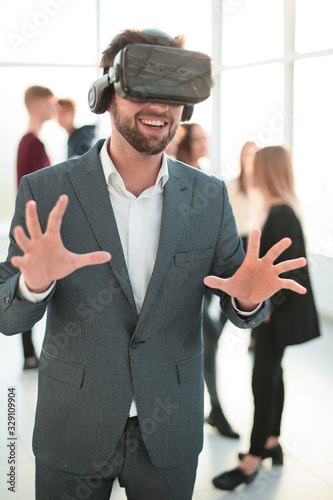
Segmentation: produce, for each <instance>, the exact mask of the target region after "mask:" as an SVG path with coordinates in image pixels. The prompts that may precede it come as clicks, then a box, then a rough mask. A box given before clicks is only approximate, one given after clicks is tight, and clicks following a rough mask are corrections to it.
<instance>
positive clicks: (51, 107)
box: [17, 85, 56, 370]
mask: <svg viewBox="0 0 333 500" xmlns="http://www.w3.org/2000/svg"><path fill="white" fill-rule="evenodd" d="M24 103H25V106H26V108H27V110H28V113H29V124H28V130H27V132H26V133H25V135H24V136H23V137H22V139H21V141H20V143H19V146H18V153H17V186H19V184H20V181H21V178H22V177H23V176H24V175H27V174H31V173H32V172H36V171H37V170H40V169H41V168H44V167H48V166H49V165H50V159H49V157H48V155H47V153H46V151H45V147H44V144H43V143H42V141H41V140H40V138H39V134H40V131H41V128H42V126H43V123H44V122H45V121H47V120H51V119H52V118H55V116H56V98H55V96H54V94H53V92H52V91H51V90H50V89H49V88H47V87H41V86H39V85H33V86H31V87H28V88H27V89H26V91H25V95H24ZM22 342H23V354H24V366H23V369H24V370H29V369H32V368H37V366H38V358H37V356H36V352H35V349H34V346H33V342H32V332H31V330H27V331H24V332H23V333H22Z"/></svg>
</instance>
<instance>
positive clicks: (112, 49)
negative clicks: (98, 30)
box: [100, 28, 185, 68]
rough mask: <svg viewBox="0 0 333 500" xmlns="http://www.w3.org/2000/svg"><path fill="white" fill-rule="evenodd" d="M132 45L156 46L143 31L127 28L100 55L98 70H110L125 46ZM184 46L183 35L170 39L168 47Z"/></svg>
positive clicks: (153, 39)
mask: <svg viewBox="0 0 333 500" xmlns="http://www.w3.org/2000/svg"><path fill="white" fill-rule="evenodd" d="M132 43H145V44H149V45H157V43H156V38H155V37H154V36H150V35H148V34H147V33H145V32H144V30H138V29H134V28H128V29H126V30H123V31H121V32H120V33H118V34H117V35H116V36H115V37H114V38H113V39H112V40H111V42H110V44H109V45H108V46H107V47H106V49H105V50H104V51H103V53H102V59H101V62H100V68H110V66H112V65H113V62H114V58H115V57H116V55H117V54H118V52H120V51H121V50H122V49H123V48H124V47H126V45H130V44H132ZM184 45H185V37H184V35H177V36H176V37H174V38H172V37H170V47H177V48H179V49H183V48H184Z"/></svg>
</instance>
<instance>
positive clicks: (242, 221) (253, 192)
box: [221, 141, 264, 350]
mask: <svg viewBox="0 0 333 500" xmlns="http://www.w3.org/2000/svg"><path fill="white" fill-rule="evenodd" d="M258 150H259V146H258V145H257V144H256V143H255V142H253V141H247V142H245V143H244V144H243V146H242V148H241V151H240V158H239V165H240V173H239V176H238V177H236V178H235V179H232V180H230V181H228V182H227V188H228V194H229V199H230V203H231V206H232V210H233V213H234V216H235V219H236V225H237V229H238V232H239V235H240V236H241V238H242V241H243V247H244V251H245V252H246V249H247V242H248V238H249V235H250V233H251V231H252V230H253V229H254V228H255V227H261V225H262V220H263V217H264V209H263V201H262V195H261V192H260V190H259V189H258V188H256V187H255V186H254V185H253V162H254V157H255V154H256V152H257V151H258ZM222 316H223V318H221V322H225V321H226V320H225V316H224V315H223V313H222ZM254 348H255V336H254V334H253V332H252V334H251V340H250V345H249V350H253V349H254Z"/></svg>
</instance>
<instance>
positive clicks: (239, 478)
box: [213, 467, 258, 491]
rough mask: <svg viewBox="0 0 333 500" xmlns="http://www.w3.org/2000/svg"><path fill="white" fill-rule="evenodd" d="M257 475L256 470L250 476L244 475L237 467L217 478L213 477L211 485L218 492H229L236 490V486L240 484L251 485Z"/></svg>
mask: <svg viewBox="0 0 333 500" xmlns="http://www.w3.org/2000/svg"><path fill="white" fill-rule="evenodd" d="M257 474H258V471H257V470H256V471H255V472H254V473H253V474H250V475H247V474H244V472H242V471H241V470H240V468H239V467H237V468H236V469H232V470H229V471H227V472H223V473H222V474H220V475H219V476H216V477H214V479H213V484H214V486H215V487H216V488H218V489H220V490H228V491H231V490H234V489H235V488H237V486H239V485H240V484H243V483H244V484H250V483H252V481H253V479H254V478H255V477H256V475H257Z"/></svg>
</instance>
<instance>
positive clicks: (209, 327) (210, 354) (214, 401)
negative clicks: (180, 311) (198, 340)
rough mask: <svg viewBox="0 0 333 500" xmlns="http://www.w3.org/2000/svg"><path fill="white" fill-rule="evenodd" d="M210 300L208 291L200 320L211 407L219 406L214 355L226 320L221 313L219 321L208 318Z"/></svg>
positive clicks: (210, 295) (205, 374) (205, 372)
mask: <svg viewBox="0 0 333 500" xmlns="http://www.w3.org/2000/svg"><path fill="white" fill-rule="evenodd" d="M211 299H212V293H211V292H210V291H209V290H206V291H205V297H204V303H203V320H202V330H203V344H204V377H205V383H206V387H207V390H208V393H209V397H210V403H211V406H220V401H219V396H218V393H217V384H216V354H217V350H218V342H219V338H220V336H221V334H222V330H223V327H224V325H225V324H226V322H227V321H228V320H227V317H226V316H225V315H224V314H223V312H222V311H221V314H220V318H219V321H216V320H213V319H212V318H211V317H210V315H209V313H208V308H209V304H210V302H211Z"/></svg>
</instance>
